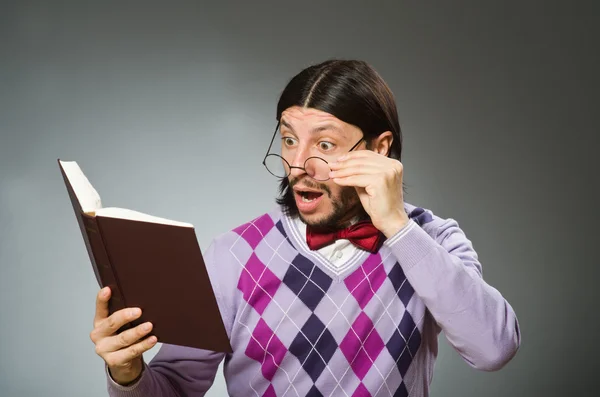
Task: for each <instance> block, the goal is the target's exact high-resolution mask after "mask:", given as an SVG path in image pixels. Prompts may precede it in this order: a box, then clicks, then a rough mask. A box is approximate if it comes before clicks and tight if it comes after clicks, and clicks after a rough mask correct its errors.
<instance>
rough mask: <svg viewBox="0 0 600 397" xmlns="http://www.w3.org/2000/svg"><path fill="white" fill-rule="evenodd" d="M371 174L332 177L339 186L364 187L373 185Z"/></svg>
mask: <svg viewBox="0 0 600 397" xmlns="http://www.w3.org/2000/svg"><path fill="white" fill-rule="evenodd" d="M373 179H374V178H373V175H371V174H368V175H352V176H347V177H343V178H333V182H335V183H337V184H338V185H340V186H354V187H364V188H366V187H367V186H370V185H373Z"/></svg>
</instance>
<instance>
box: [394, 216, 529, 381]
mask: <svg viewBox="0 0 600 397" xmlns="http://www.w3.org/2000/svg"><path fill="white" fill-rule="evenodd" d="M434 224H435V226H434ZM432 227H434V229H433V230H434V231H433V233H432V234H433V236H431V235H430V234H428V233H427V232H426V231H425V230H424V229H423V228H421V227H418V226H417V224H416V223H415V221H414V220H411V221H410V222H409V224H408V225H407V226H406V227H404V228H403V229H402V230H400V231H399V232H398V233H397V234H396V235H395V236H392V237H391V238H390V239H389V240H387V241H386V245H388V246H389V247H390V248H391V250H392V252H393V254H394V255H395V257H396V258H397V260H398V263H399V264H400V266H402V268H403V270H404V273H405V275H406V278H407V279H408V281H409V282H410V283H411V285H412V287H413V288H414V290H415V292H416V294H417V295H418V296H419V297H420V298H421V299H422V300H423V301H424V303H425V305H426V307H427V309H428V310H429V312H430V313H431V315H432V316H433V318H434V319H435V321H436V322H437V324H438V326H439V327H440V328H441V330H443V331H444V334H445V336H446V338H447V339H448V341H449V343H450V344H451V345H452V346H453V347H454V349H456V350H457V351H458V353H459V354H460V355H461V356H462V357H463V359H464V360H465V361H466V362H467V363H468V364H469V365H471V366H472V367H474V368H477V369H480V370H484V371H495V370H498V369H500V368H502V367H503V366H504V365H505V364H506V363H507V362H508V361H510V360H511V359H512V357H513V356H514V355H515V354H516V352H517V350H518V348H519V345H520V342H521V337H520V333H519V325H518V322H517V318H516V315H515V312H514V311H513V309H512V307H511V306H510V305H509V303H508V302H507V301H506V300H505V299H504V298H503V296H502V295H501V294H500V292H498V290H496V289H495V288H493V287H492V286H490V285H489V284H487V283H486V282H485V281H484V280H483V277H482V274H481V264H480V263H479V261H478V256H477V253H476V252H475V251H474V249H473V246H472V243H471V241H470V240H468V239H467V237H466V236H465V234H464V233H463V231H462V230H461V229H460V228H459V226H458V223H457V222H456V221H455V220H453V219H446V220H444V219H441V218H437V219H436V220H435V221H434V222H432Z"/></svg>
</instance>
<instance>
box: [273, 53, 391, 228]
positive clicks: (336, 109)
mask: <svg viewBox="0 0 600 397" xmlns="http://www.w3.org/2000/svg"><path fill="white" fill-rule="evenodd" d="M292 106H300V107H307V108H313V109H318V110H321V111H323V112H327V113H329V114H332V115H334V116H335V117H337V118H338V119H340V120H342V121H344V122H346V123H348V124H352V125H354V126H356V127H358V128H360V129H361V131H362V132H363V134H364V136H365V141H366V142H367V145H368V144H369V142H370V141H371V140H372V139H373V138H376V137H378V136H379V135H380V134H382V133H384V132H386V131H390V132H391V133H392V135H393V137H394V139H393V141H392V146H391V148H390V151H389V153H388V157H391V158H394V159H397V160H401V154H402V132H401V130H400V123H399V121H398V111H397V109H396V102H395V100H394V95H393V94H392V91H391V90H390V88H389V86H388V85H387V84H386V83H385V81H384V80H383V79H382V78H381V76H380V75H379V74H378V73H377V72H376V71H375V69H373V68H372V67H371V66H370V65H369V64H367V63H366V62H363V61H358V60H336V59H334V60H328V61H325V62H322V63H319V64H317V65H313V66H310V67H308V68H306V69H304V70H302V71H301V72H300V73H298V74H297V75H296V76H294V77H293V78H292V79H291V80H290V82H289V83H288V84H287V86H286V87H285V89H284V90H283V92H282V93H281V96H280V97H279V102H278V103H277V121H280V120H281V113H282V112H283V111H284V110H286V109H288V108H290V107H292ZM279 190H280V196H279V197H278V198H277V203H278V204H280V205H281V206H282V207H283V210H284V211H285V212H286V213H287V214H288V215H292V216H295V215H297V214H298V209H297V208H296V203H295V202H294V197H293V194H292V191H291V189H289V182H288V179H287V178H284V179H282V180H281V183H280V186H279Z"/></svg>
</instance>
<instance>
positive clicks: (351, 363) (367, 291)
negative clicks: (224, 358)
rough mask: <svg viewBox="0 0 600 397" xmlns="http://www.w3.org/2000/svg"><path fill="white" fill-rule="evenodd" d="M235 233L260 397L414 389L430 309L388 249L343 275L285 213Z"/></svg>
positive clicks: (241, 318) (243, 316)
mask: <svg viewBox="0 0 600 397" xmlns="http://www.w3.org/2000/svg"><path fill="white" fill-rule="evenodd" d="M424 214H425V215H424ZM415 215H418V216H419V218H418V220H419V221H421V222H426V221H427V220H428V219H426V213H422V212H419V213H415ZM234 233H236V234H237V235H238V236H239V238H237V239H236V241H235V243H234V244H233V246H232V247H231V248H230V250H231V253H232V254H233V255H234V256H235V257H236V258H237V260H238V261H239V264H240V266H241V273H240V277H239V280H238V284H237V288H238V290H239V291H240V293H241V296H242V297H243V302H242V303H241V305H240V308H239V314H238V316H237V322H238V325H239V326H240V327H242V328H243V329H245V330H246V332H247V333H248V338H249V339H248V340H249V341H248V344H247V346H246V349H245V355H246V356H247V358H248V359H250V360H252V361H253V362H255V367H256V371H255V375H254V376H253V377H252V379H251V380H250V385H249V387H250V388H251V389H252V390H253V391H254V393H255V395H256V396H267V397H275V396H279V397H281V396H296V397H301V396H310V397H313V396H315V397H316V396H353V397H354V396H361V397H362V396H364V397H367V396H394V397H398V396H408V391H407V388H406V384H405V382H404V379H405V376H406V373H407V371H408V369H409V367H410V365H411V363H412V361H413V358H414V357H415V355H416V354H417V351H418V349H419V346H420V345H421V331H422V328H421V327H422V320H423V316H424V310H425V309H424V305H423V304H422V302H420V301H419V299H418V297H416V295H415V294H414V290H413V288H412V286H411V285H410V283H409V282H408V280H407V279H406V277H405V275H404V272H403V270H402V268H401V266H400V265H399V264H398V263H397V262H396V260H395V258H394V257H393V256H392V255H391V254H390V252H389V250H388V249H387V248H386V247H383V248H382V249H381V250H380V251H379V252H378V253H377V254H371V255H369V256H367V257H366V260H365V261H364V262H363V263H362V264H361V265H360V266H358V267H356V269H355V270H353V271H352V272H351V273H349V274H347V275H345V276H343V278H340V279H335V278H334V277H332V276H330V275H329V274H328V273H326V272H325V271H324V270H322V269H321V268H320V267H319V266H318V265H317V264H315V263H313V261H312V260H311V259H309V258H308V257H306V256H304V255H302V254H301V253H300V252H299V251H298V250H296V249H295V248H294V247H293V246H292V244H291V241H290V239H289V238H288V236H287V235H286V233H285V229H284V227H283V226H282V223H281V220H280V219H273V218H272V217H271V215H269V214H266V215H263V216H262V217H260V218H257V219H255V220H254V221H252V222H250V223H248V224H245V225H242V226H240V227H238V228H237V229H235V230H234ZM275 379H276V381H275Z"/></svg>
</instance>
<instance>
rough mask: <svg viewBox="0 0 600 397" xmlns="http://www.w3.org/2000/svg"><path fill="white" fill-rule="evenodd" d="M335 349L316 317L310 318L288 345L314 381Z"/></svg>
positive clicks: (323, 325)
mask: <svg viewBox="0 0 600 397" xmlns="http://www.w3.org/2000/svg"><path fill="white" fill-rule="evenodd" d="M336 349H337V343H335V339H334V338H333V336H332V335H331V333H330V332H329V330H328V329H326V328H325V324H323V322H321V320H319V317H317V316H316V315H314V314H313V315H312V316H310V318H309V319H308V320H307V321H306V323H305V324H304V326H303V327H302V330H301V332H298V335H296V338H295V339H294V341H293V342H292V344H291V345H290V353H292V354H293V355H295V356H296V357H298V360H300V363H302V367H303V368H304V370H305V371H306V373H307V374H308V375H309V376H310V377H311V379H312V380H313V382H314V381H316V380H317V379H318V378H319V376H320V375H321V373H322V372H323V370H324V369H325V367H326V366H327V363H328V362H329V360H330V359H331V357H332V356H333V354H334V353H335V351H336Z"/></svg>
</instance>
